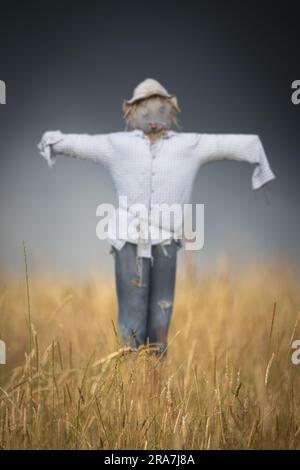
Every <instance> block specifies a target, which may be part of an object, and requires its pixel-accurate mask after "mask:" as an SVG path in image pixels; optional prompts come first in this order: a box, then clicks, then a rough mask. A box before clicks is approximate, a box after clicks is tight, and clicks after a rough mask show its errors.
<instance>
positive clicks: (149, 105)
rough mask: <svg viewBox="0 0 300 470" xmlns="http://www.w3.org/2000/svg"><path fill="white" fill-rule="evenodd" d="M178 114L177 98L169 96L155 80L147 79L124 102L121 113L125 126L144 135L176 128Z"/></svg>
mask: <svg viewBox="0 0 300 470" xmlns="http://www.w3.org/2000/svg"><path fill="white" fill-rule="evenodd" d="M179 112H180V108H179V106H178V102H177V98H176V96H174V95H170V94H169V93H168V92H167V90H166V89H165V88H164V87H163V86H162V85H161V84H160V83H159V82H158V81H156V80H154V79H152V78H147V79H146V80H144V81H143V82H142V83H140V84H139V85H138V86H137V87H136V88H135V89H134V92H133V97H132V98H131V99H130V100H124V103H123V113H124V119H125V121H126V124H127V126H128V127H129V128H132V129H141V130H142V131H144V132H145V133H146V134H153V133H154V134H155V133H160V132H162V131H164V130H167V129H171V127H172V125H175V126H177V127H178V122H177V114H178V113H179Z"/></svg>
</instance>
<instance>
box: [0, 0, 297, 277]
mask: <svg viewBox="0 0 300 470" xmlns="http://www.w3.org/2000/svg"><path fill="white" fill-rule="evenodd" d="M295 5H296V2H293V1H290V2H288V3H281V6H280V5H279V4H275V2H271V1H260V2H258V1H251V2H250V1H248V2H238V1H226V2H221V1H215V0H210V1H209V2H208V1H207V2H206V1H201V2H199V1H197V2H196V1H191V0H187V1H185V2H180V3H179V2H178V4H176V3H175V2H171V1H165V2H158V1H156V0H153V1H152V2H145V3H144V4H143V3H141V2H137V1H133V0H131V1H130V0H129V1H127V2H124V3H121V2H114V1H110V2H108V1H106V2H105V1H104V2H93V1H85V2H78V3H77V2H71V1H64V2H57V1H51V2H50V1H47V2H44V1H38V2H37V1H35V2H33V1H27V2H16V1H9V2H8V1H0V8H1V13H0V79H1V80H4V81H5V82H6V86H7V104H6V105H1V106H0V221H1V222H0V223H1V230H0V268H1V270H5V271H6V272H8V271H11V272H20V270H21V271H22V272H23V269H24V267H23V254H22V240H25V242H26V245H27V249H28V254H29V260H30V269H31V272H32V271H35V272H39V271H43V272H44V271H47V270H49V271H51V272H59V273H72V274H73V275H76V276H79V277H81V276H83V277H86V276H88V275H90V273H91V272H94V271H103V270H104V271H106V272H107V273H110V274H109V275H111V274H112V268H113V264H112V260H111V255H110V254H109V244H108V242H107V241H99V240H98V239H97V238H96V224H97V218H96V207H97V206H98V204H99V203H101V202H111V203H114V204H115V203H116V202H117V198H116V194H115V193H114V188H113V185H112V182H111V180H110V178H109V175H108V174H107V173H106V171H105V170H104V169H103V168H102V167H101V166H97V165H95V164H93V163H89V162H82V161H76V160H73V159H68V158H66V157H62V158H60V159H59V161H58V162H57V164H56V165H55V167H54V168H53V169H49V168H48V166H47V164H46V162H45V160H44V159H42V157H41V156H40V155H39V153H38V149H37V144H38V142H39V140H40V138H41V135H42V133H43V132H45V131H46V130H57V129H60V130H61V131H62V132H65V133H68V132H72V133H73V132H75V133H90V134H95V133H102V132H103V133H106V132H114V131H120V130H124V122H123V119H122V112H121V106H122V101H123V99H124V98H130V97H131V95H132V91H133V88H134V87H135V86H136V85H137V84H138V83H139V82H141V81H142V80H144V79H145V78H147V77H151V78H155V79H157V80H159V81H160V82H161V83H162V84H163V85H164V86H165V87H166V88H167V89H168V91H169V92H170V93H173V94H175V95H177V98H178V102H179V105H180V107H181V109H182V113H181V115H180V125H181V130H182V131H184V132H208V133H255V134H259V135H260V137H261V139H262V142H263V144H264V147H265V150H266V153H267V156H268V159H269V162H270V164H271V167H272V169H273V171H274V173H275V175H276V177H277V179H276V180H275V181H274V182H272V183H271V193H270V195H269V203H268V202H267V200H266V198H265V196H264V193H263V191H261V190H259V191H253V190H252V188H251V175H252V172H253V167H251V166H250V165H248V164H246V163H237V162H232V161H224V162H217V163H213V164H211V165H208V166H206V167H203V168H202V170H200V172H199V174H198V176H197V179H196V183H195V187H194V190H193V196H192V202H198V203H203V204H205V244H204V248H203V250H201V251H200V252H199V253H193V259H194V260H195V262H196V263H197V264H199V266H200V267H201V269H210V268H214V266H215V265H216V264H218V263H219V261H220V259H224V257H225V259H226V257H228V258H230V260H231V262H233V263H236V264H237V265H240V266H245V265H247V264H248V263H251V262H252V261H253V260H259V261H262V262H263V263H269V262H273V261H274V260H276V259H285V260H288V262H290V263H291V264H292V265H293V266H294V267H295V269H296V270H297V269H298V265H299V257H300V250H299V240H300V221H299V196H300V186H299V180H298V177H299V169H300V162H299V155H300V136H299V123H300V105H299V106H295V105H293V104H292V102H291V94H292V90H291V83H292V81H293V80H296V79H300V63H299V60H298V57H299V52H298V42H299V39H298V29H299V25H298V19H297V15H296V14H295V11H294V8H295ZM185 256H186V254H185V253H184V252H183V250H181V252H180V259H181V261H182V260H183V259H184V258H185Z"/></svg>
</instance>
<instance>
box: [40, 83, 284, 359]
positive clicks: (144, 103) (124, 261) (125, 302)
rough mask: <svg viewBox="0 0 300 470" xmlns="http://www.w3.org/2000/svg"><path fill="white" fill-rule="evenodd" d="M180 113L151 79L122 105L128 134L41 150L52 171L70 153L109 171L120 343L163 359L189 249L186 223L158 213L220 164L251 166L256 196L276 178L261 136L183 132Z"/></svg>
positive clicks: (180, 201) (185, 198)
mask: <svg viewBox="0 0 300 470" xmlns="http://www.w3.org/2000/svg"><path fill="white" fill-rule="evenodd" d="M179 112H180V108H179V105H178V101H177V98H176V96H175V95H171V94H169V93H168V91H167V90H166V89H165V88H164V87H163V86H162V85H161V84H160V83H159V82H158V81H157V80H154V79H151V78H148V79H146V80H144V81H143V82H142V83H140V84H139V85H138V86H137V87H136V88H135V89H134V92H133V96H132V98H131V99H129V100H124V101H123V116H124V120H125V123H126V127H125V130H124V131H120V132H110V133H106V134H96V135H88V134H66V133H62V132H61V131H49V132H46V133H44V135H43V136H42V139H41V142H40V143H39V145H38V147H39V150H40V153H41V155H42V156H43V157H44V158H46V160H47V161H48V164H49V166H52V165H53V164H54V163H55V160H56V157H57V155H59V154H63V155H67V156H70V157H74V158H78V159H84V160H92V161H94V162H96V163H101V164H102V165H103V166H104V167H106V168H107V169H108V171H109V173H110V175H111V178H112V180H113V182H114V185H115V188H116V191H117V193H118V196H119V207H118V209H117V212H116V217H115V218H114V221H113V222H112V223H111V224H110V228H109V242H110V245H111V253H112V254H113V256H114V263H115V283H116V293H117V298H118V327H119V334H120V339H121V342H122V344H123V345H128V346H130V347H132V348H134V349H137V348H139V347H143V346H145V345H147V346H148V347H149V348H152V350H153V351H154V352H155V353H156V354H159V355H161V356H166V353H167V344H168V343H167V336H168V330H169V325H170V320H171V316H172V311H173V303H174V292H175V280H176V266H177V252H178V250H179V249H180V248H181V247H182V246H185V243H184V241H183V237H182V233H183V231H182V226H183V220H182V217H181V216H178V214H177V215H176V214H175V215H174V217H172V218H170V217H169V218H167V219H168V220H167V221H166V220H165V219H166V218H165V219H164V220H163V221H162V222H159V223H158V222H157V217H155V210H154V208H155V207H157V206H158V207H160V206H164V207H171V206H173V205H174V204H175V205H176V206H179V207H180V208H182V207H183V206H184V205H185V204H188V203H189V200H190V196H191V192H192V187H193V183H194V180H195V177H196V174H197V172H198V170H199V168H200V167H201V166H202V165H204V164H207V163H209V162H213V161H216V160H222V159H232V160H237V161H243V162H248V163H250V164H252V165H253V166H254V169H253V173H252V188H253V189H254V190H256V189H259V188H261V187H262V186H265V185H266V184H267V183H268V182H269V181H271V180H272V179H274V178H275V175H274V173H273V172H272V170H271V167H270V165H269V162H268V160H267V157H266V154H265V151H264V148H263V145H262V143H261V140H260V138H259V136H258V135H255V134H206V133H196V132H181V131H179V127H178V119H177V117H178V113H179ZM124 199H125V200H126V203H124V202H123V201H124ZM140 207H142V208H144V209H146V211H144V212H143V211H141V210H137V208H140ZM125 216H126V217H125ZM129 227H131V228H132V227H134V228H135V230H129Z"/></svg>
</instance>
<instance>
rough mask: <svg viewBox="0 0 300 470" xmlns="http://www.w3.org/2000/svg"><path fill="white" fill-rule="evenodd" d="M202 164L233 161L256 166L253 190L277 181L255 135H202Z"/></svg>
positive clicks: (200, 141)
mask: <svg viewBox="0 0 300 470" xmlns="http://www.w3.org/2000/svg"><path fill="white" fill-rule="evenodd" d="M199 144H200V149H201V151H200V154H201V158H200V164H201V165H202V164H205V163H208V162H212V161H216V160H224V159H231V160H237V161H241V162H248V163H251V164H253V165H255V168H254V170H253V173H252V189H259V188H261V187H262V186H263V185H265V184H266V183H268V182H269V181H271V180H273V179H275V175H274V173H273V171H272V170H271V167H270V164H269V162H268V159H267V156H266V153H265V150H264V147H263V145H262V142H261V140H260V138H259V136H258V135H255V134H202V135H201V138H200V140H199Z"/></svg>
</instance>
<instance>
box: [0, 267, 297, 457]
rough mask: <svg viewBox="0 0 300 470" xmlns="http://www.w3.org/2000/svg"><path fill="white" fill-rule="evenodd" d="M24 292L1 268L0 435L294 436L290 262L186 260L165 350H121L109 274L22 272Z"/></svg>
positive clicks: (62, 439)
mask: <svg viewBox="0 0 300 470" xmlns="http://www.w3.org/2000/svg"><path fill="white" fill-rule="evenodd" d="M29 292H30V297H29V298H28V295H27V294H28V292H27V289H26V279H25V277H24V278H18V279H12V278H8V276H5V275H4V274H2V276H1V278H0V338H1V339H3V340H4V341H5V342H6V344H7V365H6V366H0V373H1V376H0V380H1V382H0V387H1V389H0V448H2V449H31V448H34V449H103V448H104V449H256V448H258V449H267V448H268V449H270V448H271V449H272V448H277V449H279V448H284V449H296V448H297V449H299V448H300V366H295V365H293V364H292V363H291V348H290V344H291V341H292V339H293V338H300V329H299V324H298V322H299V316H298V315H299V311H300V291H299V281H298V279H296V277H295V275H294V274H293V273H292V272H291V271H290V270H289V268H288V266H286V265H284V264H274V265H272V266H269V267H264V266H259V265H255V266H252V267H248V268H247V269H246V270H245V271H241V270H240V271H238V270H236V269H235V268H233V267H231V266H227V267H226V266H223V267H222V268H221V269H220V270H218V271H217V272H213V273H212V272H206V273H202V272H198V271H197V270H195V269H194V268H193V266H187V267H186V268H185V269H184V270H182V271H181V272H180V273H179V275H178V278H177V291H176V298H175V309H174V314H173V322H172V325H171V330H170V335H169V342H170V348H169V356H168V359H167V361H165V362H162V361H160V360H158V359H157V358H154V357H153V356H151V355H150V354H149V352H148V351H147V350H141V351H139V352H138V353H137V352H130V351H129V352H128V351H123V352H122V351H119V345H118V340H117V336H116V334H115V326H114V325H116V322H117V305H116V299H115V291H114V285H113V281H112V280H107V279H105V278H104V277H103V278H101V277H97V278H96V277H93V278H91V279H89V281H88V282H82V281H81V282H80V281H75V280H72V279H65V278H61V279H57V278H54V277H51V276H43V277H39V278H38V279H37V278H33V277H29ZM275 303H276V305H274V304H275ZM30 325H31V328H30Z"/></svg>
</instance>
